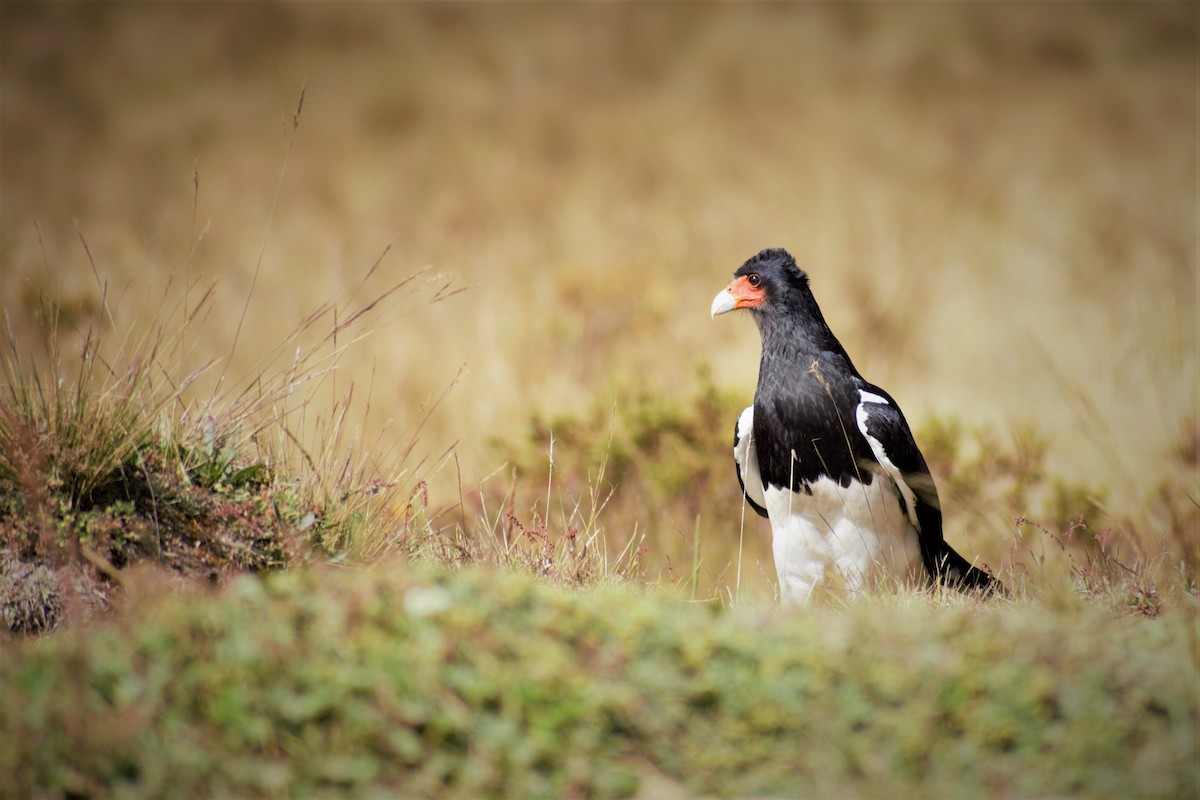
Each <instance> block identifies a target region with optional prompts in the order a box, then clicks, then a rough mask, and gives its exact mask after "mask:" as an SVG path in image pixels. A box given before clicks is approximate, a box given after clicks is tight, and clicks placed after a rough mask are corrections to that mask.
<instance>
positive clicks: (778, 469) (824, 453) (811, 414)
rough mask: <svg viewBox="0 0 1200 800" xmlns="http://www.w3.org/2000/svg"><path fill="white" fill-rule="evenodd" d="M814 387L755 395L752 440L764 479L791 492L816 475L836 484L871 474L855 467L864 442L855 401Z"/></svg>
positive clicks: (863, 452) (858, 465) (866, 478)
mask: <svg viewBox="0 0 1200 800" xmlns="http://www.w3.org/2000/svg"><path fill="white" fill-rule="evenodd" d="M842 394H843V393H841V392H838V393H832V392H828V391H826V390H825V389H824V387H820V386H818V387H817V388H816V389H812V388H811V387H803V390H801V391H792V392H790V393H787V394H782V393H773V394H768V395H766V396H764V397H758V398H756V399H755V405H754V441H755V444H756V447H757V448H758V459H759V468H760V470H761V471H762V475H763V481H764V483H773V484H776V485H777V486H788V487H791V488H792V489H795V490H802V489H805V488H811V487H812V486H813V485H814V484H815V483H816V482H817V481H818V480H820V479H821V478H829V479H831V480H833V481H834V482H835V483H837V484H839V485H840V486H842V487H849V486H850V484H851V483H853V482H854V481H856V480H861V481H863V482H869V481H870V480H871V477H870V475H869V474H867V473H865V472H864V470H863V469H862V467H861V463H862V461H863V459H864V457H865V456H866V455H867V453H868V449H869V446H868V445H867V444H866V442H865V440H863V437H862V434H861V433H860V431H859V430H858V428H857V425H856V423H855V419H854V410H855V408H856V403H854V402H852V401H850V400H847V399H846V398H843V397H842Z"/></svg>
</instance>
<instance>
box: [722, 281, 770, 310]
mask: <svg viewBox="0 0 1200 800" xmlns="http://www.w3.org/2000/svg"><path fill="white" fill-rule="evenodd" d="M751 278H758V276H757V275H742V276H741V277H739V278H734V279H733V280H732V281H731V282H730V283H729V285H728V286H727V287H725V291H727V292H729V294H731V295H733V299H734V301H735V304H734V306H733V307H734V308H754V307H756V306H761V305H762V303H763V300H764V299H766V292H765V291H763V287H762V283H761V281H760V282H759V285H758V286H752V285H751Z"/></svg>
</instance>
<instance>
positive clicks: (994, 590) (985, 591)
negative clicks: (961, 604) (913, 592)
mask: <svg viewBox="0 0 1200 800" xmlns="http://www.w3.org/2000/svg"><path fill="white" fill-rule="evenodd" d="M925 566H926V568H927V569H929V572H930V575H931V576H932V577H933V579H934V580H935V581H937V582H938V583H940V584H942V585H943V586H948V587H950V588H951V589H955V590H957V591H960V592H964V593H967V594H978V595H981V596H984V597H1007V596H1008V590H1007V589H1005V588H1004V584H1002V583H1001V582H1000V581H998V580H996V579H995V578H993V577H992V576H991V575H989V574H988V573H986V572H984V571H983V570H981V569H979V568H978V567H975V566H972V565H971V564H970V563H968V561H967V560H966V559H965V558H963V557H962V556H960V555H959V554H958V553H957V552H955V550H954V548H952V547H950V546H949V545H945V547H944V548H943V550H942V552H941V553H939V554H938V555H937V557H936V558H935V559H934V563H933V564H929V563H926V565H925Z"/></svg>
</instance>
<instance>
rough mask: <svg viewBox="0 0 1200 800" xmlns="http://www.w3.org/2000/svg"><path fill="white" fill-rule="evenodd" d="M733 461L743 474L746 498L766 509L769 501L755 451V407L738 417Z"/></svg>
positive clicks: (749, 408)
mask: <svg viewBox="0 0 1200 800" xmlns="http://www.w3.org/2000/svg"><path fill="white" fill-rule="evenodd" d="M733 459H734V461H736V462H737V465H738V469H739V470H741V472H742V483H743V485H745V487H746V497H748V498H750V499H751V500H753V501H754V502H755V503H757V504H758V505H759V507H760V508H766V507H767V499H766V496H765V495H764V494H763V482H762V474H761V473H759V471H758V451H756V450H755V449H754V406H748V407H747V408H746V410H745V411H743V412H742V415H741V416H740V417H738V423H737V442H735V443H734V445H733Z"/></svg>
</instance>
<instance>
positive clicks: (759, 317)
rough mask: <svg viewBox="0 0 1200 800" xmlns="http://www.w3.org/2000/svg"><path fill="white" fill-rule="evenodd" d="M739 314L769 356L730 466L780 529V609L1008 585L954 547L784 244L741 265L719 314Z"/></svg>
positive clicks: (737, 431) (921, 469)
mask: <svg viewBox="0 0 1200 800" xmlns="http://www.w3.org/2000/svg"><path fill="white" fill-rule="evenodd" d="M738 309H745V310H746V311H748V312H749V314H750V316H751V317H752V318H753V319H754V321H755V323H756V324H757V326H758V331H759V335H760V337H761V339H762V357H761V360H760V362H759V368H758V385H757V388H756V390H755V394H754V403H753V405H751V406H749V407H747V408H746V409H745V410H744V411H742V412H741V414H740V415H739V416H738V419H737V422H736V423H735V425H734V439H733V454H734V465H735V467H736V470H737V477H738V482H739V484H740V485H741V487H742V495H743V497H744V498H745V501H746V503H747V504H748V505H749V506H750V508H751V509H753V511H755V512H756V513H757V514H758V515H759V516H762V517H766V518H767V519H768V520H769V521H770V523H771V539H772V555H773V556H774V561H775V569H776V573H777V575H778V580H779V596H780V601H781V603H782V604H783V605H784V606H804V605H808V604H809V603H810V602H812V601H813V600H814V598H817V597H831V598H836V597H850V596H856V595H861V594H865V593H867V592H871V591H876V590H878V589H880V588H883V587H884V586H887V585H892V586H932V585H934V584H941V585H944V586H949V587H951V588H953V589H956V590H959V591H963V592H968V593H972V592H973V593H979V594H981V595H990V594H999V593H1003V591H1004V589H1003V586H1002V585H1001V584H1000V582H999V581H997V580H996V579H995V578H994V577H992V576H991V575H990V574H988V572H986V571H985V570H983V569H980V568H978V567H975V566H973V565H972V564H970V563H969V562H968V561H967V560H966V559H965V558H963V557H962V556H961V555H959V554H958V553H957V552H956V551H955V550H954V549H953V548H952V547H951V546H950V545H949V544H948V543H947V542H946V540H945V537H944V535H943V531H942V511H941V505H940V503H939V501H938V494H937V487H936V486H935V484H934V481H933V477H932V475H931V474H930V471H929V467H928V465H927V464H926V462H925V458H924V457H923V456H922V455H921V451H920V449H919V448H918V447H917V443H916V440H915V439H914V437H913V433H912V429H911V428H910V427H909V424H908V421H907V420H906V419H905V417H904V413H903V412H902V411H901V410H900V406H899V405H897V403H896V401H895V400H894V399H893V398H892V396H891V395H890V394H888V393H887V392H886V391H884V390H883V389H881V388H879V387H878V386H876V385H874V384H872V383H869V382H867V380H866V379H865V378H863V377H862V375H860V374H859V372H858V370H857V369H855V367H854V364H853V362H851V360H850V356H849V355H848V354H847V353H846V349H845V348H844V347H843V346H842V344H841V342H839V341H838V339H837V337H836V336H835V335H834V334H833V331H832V330H830V328H829V325H828V324H826V322H825V318H824V316H823V315H822V314H821V309H820V307H819V306H818V305H817V301H816V298H815V297H814V296H813V293H812V290H811V288H810V286H809V278H808V274H807V273H806V272H805V271H804V270H802V269H800V268H799V267H798V266H797V265H796V261H795V259H794V258H793V257H792V255H791V254H790V253H788V251H787V250H785V249H782V248H772V249H766V250H763V251H761V252H760V253H758V254H757V255H755V256H753V257H752V258H750V259H749V260H748V261H746V262H745V263H744V264H742V266H741V267H739V268H738V269H737V271H736V272H734V273H733V280H732V281H731V282H730V284H729V285H728V286H727V287H726V288H725V289H723V290H721V291H720V292H719V293H718V294H717V296H716V297H715V298H714V299H713V302H712V317H713V318H715V317H717V316H718V315H720V314H725V313H727V312H731V311H734V310H738Z"/></svg>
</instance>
